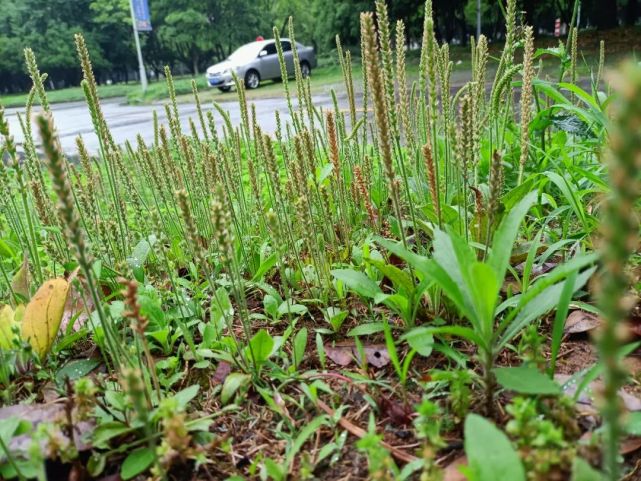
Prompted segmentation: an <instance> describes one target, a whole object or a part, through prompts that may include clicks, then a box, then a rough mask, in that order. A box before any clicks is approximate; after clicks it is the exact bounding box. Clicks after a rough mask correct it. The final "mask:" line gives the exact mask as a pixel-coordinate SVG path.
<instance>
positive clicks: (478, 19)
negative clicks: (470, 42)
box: [476, 0, 481, 41]
mask: <svg viewBox="0 0 641 481" xmlns="http://www.w3.org/2000/svg"><path fill="white" fill-rule="evenodd" d="M479 38H481V0H476V40H477V41H478V39H479Z"/></svg>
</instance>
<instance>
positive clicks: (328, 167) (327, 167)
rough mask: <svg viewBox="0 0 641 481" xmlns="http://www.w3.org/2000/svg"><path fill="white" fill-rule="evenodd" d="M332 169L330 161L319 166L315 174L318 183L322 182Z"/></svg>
mask: <svg viewBox="0 0 641 481" xmlns="http://www.w3.org/2000/svg"><path fill="white" fill-rule="evenodd" d="M332 170H334V165H333V164H332V163H331V162H329V163H327V164H325V165H324V166H323V167H322V168H320V169H319V171H318V173H317V175H316V177H317V180H318V183H319V184H322V183H323V181H324V180H325V179H327V177H329V176H330V175H331V173H332Z"/></svg>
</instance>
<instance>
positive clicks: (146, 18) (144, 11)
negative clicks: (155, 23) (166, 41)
mask: <svg viewBox="0 0 641 481" xmlns="http://www.w3.org/2000/svg"><path fill="white" fill-rule="evenodd" d="M131 2H132V4H133V7H134V17H136V30H138V31H139V32H151V15H150V14H149V3H147V0H131Z"/></svg>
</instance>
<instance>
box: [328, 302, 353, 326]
mask: <svg viewBox="0 0 641 481" xmlns="http://www.w3.org/2000/svg"><path fill="white" fill-rule="evenodd" d="M325 314H326V318H327V321H328V322H329V323H330V324H331V326H332V329H334V331H339V330H340V328H341V326H342V325H343V321H345V318H347V315H348V314H349V312H348V311H344V310H341V309H339V308H337V307H328V308H327V310H326V311H325Z"/></svg>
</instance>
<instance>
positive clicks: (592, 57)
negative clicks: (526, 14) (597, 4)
mask: <svg viewBox="0 0 641 481" xmlns="http://www.w3.org/2000/svg"><path fill="white" fill-rule="evenodd" d="M592 37H594V35H592ZM595 39H596V37H594V39H592V38H591V37H589V36H588V39H586V40H585V42H586V43H589V44H588V45H584V46H583V47H584V48H583V49H582V53H583V60H584V61H583V62H580V63H579V70H578V73H579V75H580V76H581V77H589V74H590V67H596V64H597V63H598V50H597V49H595V48H592V47H593V45H592V44H594V43H595V42H597V40H595ZM555 42H556V40H555V39H549V38H548V39H542V40H540V41H538V42H537V47H543V46H553V45H554V44H555ZM613 45H615V47H613V48H614V51H610V52H608V56H607V57H606V63H607V64H608V65H615V64H617V63H619V61H620V60H621V58H622V57H624V56H628V55H629V54H630V51H629V50H625V51H623V50H622V46H621V45H619V44H613ZM500 48H502V45H501V44H493V45H491V48H490V54H491V55H492V54H493V53H495V52H494V51H496V52H499V51H500ZM418 54H419V52H418V50H416V51H411V52H408V58H407V75H408V79H409V80H410V81H413V80H415V79H416V78H417V77H418V64H419V59H418ZM450 58H451V59H452V61H453V69H452V70H453V71H452V85H453V86H460V85H462V84H463V83H465V82H467V81H468V80H469V79H470V77H469V72H470V53H469V49H468V48H467V47H461V46H452V47H451V48H450ZM352 63H353V77H354V82H355V83H356V91H359V90H360V83H361V82H362V71H361V60H360V58H358V57H356V58H353V62H352ZM492 65H493V62H492V61H491V60H490V65H489V66H490V68H492ZM557 65H558V64H557V63H556V62H554V61H552V60H550V61H547V62H546V63H545V68H544V71H543V74H544V75H550V76H554V74H555V72H556V71H557ZM192 78H194V77H192V76H190V75H185V76H180V77H176V78H175V79H174V85H175V87H176V94H177V97H178V102H180V103H190V102H193V96H192V89H191V80H192ZM195 78H196V81H197V85H198V90H199V92H200V96H201V101H203V102H209V101H216V102H225V101H234V100H236V99H237V96H236V92H235V89H232V90H231V91H230V92H227V93H223V92H221V91H219V90H218V89H216V88H210V87H209V86H208V85H207V81H206V79H205V75H204V74H201V75H199V76H198V77H195ZM343 85H344V83H343V77H342V74H341V69H340V67H339V66H338V65H326V66H322V67H319V68H316V69H314V71H313V72H312V76H311V87H312V94H313V95H318V94H328V93H329V92H330V91H331V90H332V89H334V90H337V91H340V90H342V87H343ZM293 90H294V94H295V87H293ZM98 93H99V95H100V98H101V99H109V98H115V97H125V98H126V99H127V103H129V104H132V105H137V104H149V103H154V102H158V101H164V100H165V99H166V98H167V86H166V84H165V82H164V81H162V80H161V81H154V82H151V83H150V84H149V88H148V89H147V92H145V94H144V95H143V94H142V92H141V89H140V85H139V84H138V83H135V82H130V83H128V84H114V85H101V86H99V87H98ZM282 94H283V90H282V86H281V83H280V82H272V81H265V82H263V83H262V84H261V86H260V88H258V89H256V90H250V91H248V92H247V99H248V100H252V99H265V98H274V97H281V96H282ZM48 96H49V101H50V102H51V103H61V102H77V101H84V99H85V98H84V93H83V91H82V88H81V87H69V88H65V89H59V90H51V91H49V92H48ZM26 100H27V94H11V95H4V96H0V104H2V105H3V106H5V107H8V108H9V107H21V106H24V104H25V102H26Z"/></svg>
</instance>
